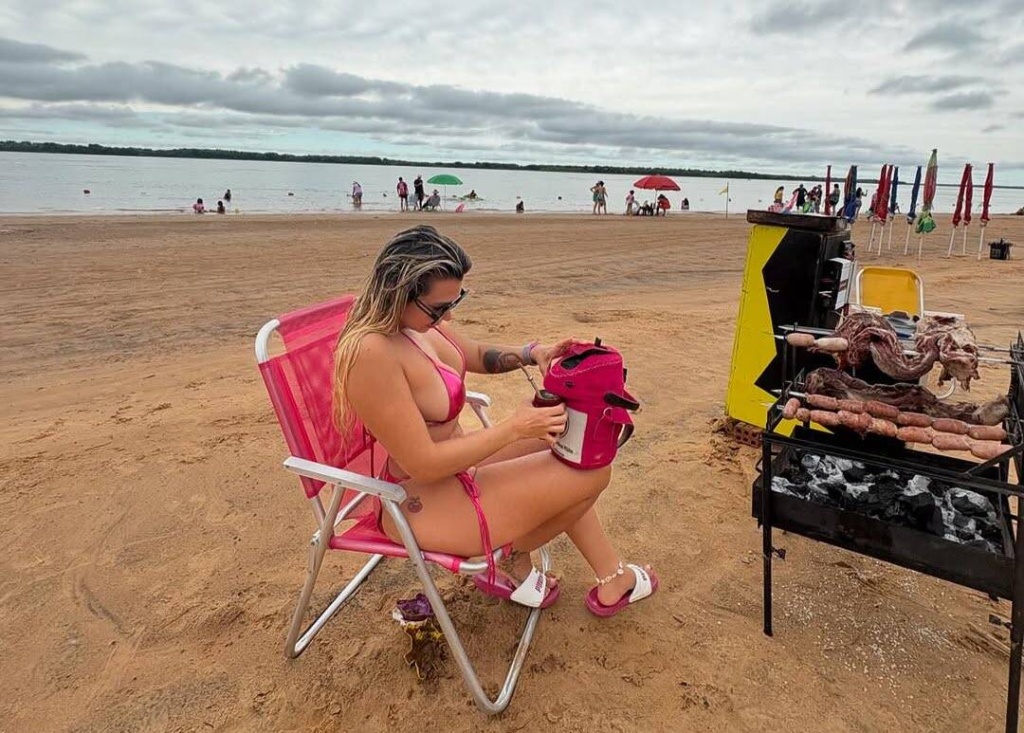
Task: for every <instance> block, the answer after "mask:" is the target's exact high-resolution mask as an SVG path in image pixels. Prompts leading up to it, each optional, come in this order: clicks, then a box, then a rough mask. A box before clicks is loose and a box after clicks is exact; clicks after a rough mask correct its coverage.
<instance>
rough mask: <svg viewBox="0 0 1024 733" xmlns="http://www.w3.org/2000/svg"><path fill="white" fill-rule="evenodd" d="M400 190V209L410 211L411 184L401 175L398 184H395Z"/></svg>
mask: <svg viewBox="0 0 1024 733" xmlns="http://www.w3.org/2000/svg"><path fill="white" fill-rule="evenodd" d="M395 189H396V190H397V191H398V210H399V211H408V210H409V184H408V183H406V182H405V180H404V179H403V178H402V177H401V176H399V177H398V185H397V186H395Z"/></svg>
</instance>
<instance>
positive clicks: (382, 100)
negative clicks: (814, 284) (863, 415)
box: [0, 0, 1024, 184]
mask: <svg viewBox="0 0 1024 733" xmlns="http://www.w3.org/2000/svg"><path fill="white" fill-rule="evenodd" d="M1022 80H1024V11H1022V0H971V1H970V2H965V1H964V0H860V1H859V2H853V1H852V0H819V1H818V2H814V1H813V0H803V1H799V0H797V1H792V2H784V1H780V0H758V1H757V2H753V1H750V0H732V1H731V2H720V3H706V4H705V3H666V2H645V1H644V0H641V1H640V2H638V3H623V2H611V1H610V0H588V1H587V2H585V3H584V2H575V0H558V2H556V1H555V0H545V1H540V0H519V2H509V1H508V0H505V1H503V2H492V1H491V0H467V1H466V2H461V3H452V2H431V0H420V1H419V2H405V1H404V0H389V1H388V2H381V3H376V2H366V1H365V0H363V1H362V2H358V3H353V2H348V1H347V0H330V1H328V0H304V1H303V2H294V1H293V0H271V1H268V0H262V1H260V2H250V1H249V0H238V1H235V2H232V0H220V1H219V2H214V1H213V0H204V1H203V2H198V1H197V0H173V2H172V1H171V0H130V1H129V0H3V2H2V3H0V138H3V139H8V138H13V139H18V140H23V139H25V140H56V141H61V142H99V143H105V144H123V145H143V146H152V147H176V146H190V147H223V148H234V149H246V150H260V151H267V150H273V151H279V152H297V153H332V154H359V155H383V156H391V157H402V158H411V159H426V160H464V161H465V160H488V161H509V162H518V163H540V162H566V163H579V164H598V163H611V164H623V165H643V166H651V167H654V168H657V167H669V166H688V167H698V168H715V169H731V168H739V169H746V170H758V171H768V172H780V173H786V172H792V173H817V172H823V168H824V166H825V164H826V163H832V164H834V165H836V166H838V167H840V168H842V167H845V166H846V165H849V164H850V163H854V162H855V163H859V164H861V165H864V166H868V167H869V168H868V170H870V167H873V166H881V164H882V163H883V162H893V163H896V164H899V165H901V166H904V165H914V164H921V163H924V162H925V160H926V158H927V156H928V154H929V152H930V150H931V148H932V147H938V148H939V163H940V171H941V173H940V180H942V181H946V182H954V181H956V180H959V171H958V170H956V166H962V164H963V163H964V162H965V161H971V162H973V163H974V164H975V165H976V166H981V165H984V164H985V163H988V162H990V161H992V162H995V163H996V165H997V183H1004V184H1010V183H1013V184H1024V133H1022V129H1024V85H1022V84H1021V81H1022ZM819 169H820V170H819Z"/></svg>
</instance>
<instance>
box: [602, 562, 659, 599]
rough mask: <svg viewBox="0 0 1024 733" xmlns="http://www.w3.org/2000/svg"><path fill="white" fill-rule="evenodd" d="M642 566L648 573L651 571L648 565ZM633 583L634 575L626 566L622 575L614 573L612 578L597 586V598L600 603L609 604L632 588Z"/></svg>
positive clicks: (634, 581) (634, 580)
mask: <svg viewBox="0 0 1024 733" xmlns="http://www.w3.org/2000/svg"><path fill="white" fill-rule="evenodd" d="M643 568H644V570H646V571H647V572H648V573H649V572H651V566H650V565H644V566H643ZM635 585H636V575H635V574H634V573H633V571H632V570H630V569H629V568H628V567H627V568H626V569H625V571H624V572H623V573H622V575H616V576H615V577H614V578H613V579H612V580H610V581H608V582H607V583H605V584H604V585H599V586H597V600H599V601H600V602H601V604H602V605H605V606H611V605H613V604H615V603H616V602H617V601H618V600H619V599H620V598H622V596H624V595H626V594H627V593H629V592H630V591H631V590H633V586H635Z"/></svg>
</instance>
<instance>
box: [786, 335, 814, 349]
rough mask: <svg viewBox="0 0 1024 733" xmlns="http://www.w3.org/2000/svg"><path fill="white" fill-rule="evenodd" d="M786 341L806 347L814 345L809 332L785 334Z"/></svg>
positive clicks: (791, 344)
mask: <svg viewBox="0 0 1024 733" xmlns="http://www.w3.org/2000/svg"><path fill="white" fill-rule="evenodd" d="M786 343H787V344H789V345H790V346H799V347H801V348H804V349H806V348H808V347H811V346H814V336H812V335H811V334H809V333H791V334H789V335H787V336H786Z"/></svg>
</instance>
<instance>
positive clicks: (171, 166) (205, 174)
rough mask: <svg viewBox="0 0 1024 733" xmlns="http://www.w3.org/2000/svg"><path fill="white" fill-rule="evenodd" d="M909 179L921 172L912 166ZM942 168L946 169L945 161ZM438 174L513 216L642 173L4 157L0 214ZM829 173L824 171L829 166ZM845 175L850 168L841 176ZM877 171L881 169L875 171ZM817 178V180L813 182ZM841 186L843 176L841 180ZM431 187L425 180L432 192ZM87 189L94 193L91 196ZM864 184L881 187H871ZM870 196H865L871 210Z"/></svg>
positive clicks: (692, 187) (1016, 201)
mask: <svg viewBox="0 0 1024 733" xmlns="http://www.w3.org/2000/svg"><path fill="white" fill-rule="evenodd" d="M908 170H909V172H910V174H911V176H912V175H913V168H910V169H908ZM940 171H941V167H940ZM438 173H452V174H455V175H457V176H458V177H459V178H461V179H462V180H463V181H464V185H462V186H449V187H448V188H447V190H445V189H444V188H443V187H438V188H439V189H440V191H441V193H442V194H444V195H446V199H445V201H444V207H445V208H447V209H454V208H455V206H457V205H458V204H459V203H462V202H461V201H459V200H458V199H457V198H456V197H458V196H464V195H465V194H468V193H469V192H470V190H475V191H476V193H477V194H478V195H479V196H480V199H479V200H477V201H467V202H465V203H466V210H467V211H480V212H512V211H514V210H515V206H516V203H517V201H519V200H522V201H523V203H524V205H525V207H526V210H527V211H528V212H538V211H541V212H588V211H590V210H591V206H592V202H591V194H590V187H591V186H592V185H594V183H595V182H596V181H597V180H598V179H599V178H600V179H602V180H604V182H605V185H606V187H607V188H608V192H609V201H608V211H609V213H613V214H614V213H620V212H621V211H622V210H623V209H624V208H625V204H624V199H625V196H626V193H627V192H628V191H629V189H630V188H631V187H632V183H633V181H635V180H636V179H637V178H639V176H635V175H630V176H615V175H597V174H592V173H544V172H533V171H508V170H482V169H472V168H462V169H435V168H428V167H416V166H366V165H346V164H336V163H276V162H266V161H249V160H207V159H185V158H139V157H119V156H112V155H49V154H33V153H0V212H3V213H36V214H119V213H121V214H123V213H158V212H189V211H191V206H192V203H193V202H194V201H195V200H196V198H200V197H201V198H202V199H203V200H204V202H205V203H206V205H207V207H208V208H215V207H216V204H217V200H218V199H219V198H220V197H221V195H222V194H223V193H224V191H225V189H228V188H230V189H231V192H232V200H231V203H230V204H228V210H229V211H231V212H235V211H237V212H240V213H290V212H294V213H300V212H352V211H353V207H352V203H351V197H350V192H351V190H352V182H353V181H359V182H360V184H362V187H363V207H362V210H361V211H362V212H363V213H374V214H379V213H385V212H396V211H397V210H398V197H397V195H396V193H395V185H396V183H397V181H398V177H399V176H403V177H404V178H405V180H406V181H408V182H409V184H410V186H409V188H410V193H411V191H412V180H413V179H414V178H415V177H416V175H417V174H419V175H422V176H423V180H424V181H426V180H427V179H428V178H430V177H431V176H433V175H435V174H438ZM822 173H824V171H822ZM844 175H845V170H843V171H842V172H841V173H840V176H844ZM872 175H877V171H873V172H872ZM975 175H976V177H977V179H978V180H977V181H976V185H977V188H976V189H975V197H974V200H975V211H976V212H977V211H978V210H979V209H980V206H979V204H980V200H981V183H982V182H983V180H984V170H981V171H980V172H976V173H975ZM675 180H676V182H677V183H678V184H679V185H680V187H681V189H682V190H681V191H678V192H668V194H667V195H668V196H669V198H670V200H671V202H672V211H671V212H670V213H677V212H678V210H679V204H680V202H681V201H682V199H683V197H684V196H685V197H687V198H688V199H689V200H690V209H691V210H692V211H704V212H723V211H724V210H725V196H724V195H720V194H719V192H720V191H721V190H722V189H723V188H724V187H725V185H726V182H727V181H726V179H724V178H682V177H678V178H676V179H675ZM728 183H729V199H730V200H729V209H730V212H737V213H742V212H744V211H745V210H746V209H748V208H749V209H761V208H765V207H767V205H768V204H769V203H770V202H771V198H772V194H773V192H774V191H775V188H776V187H777V186H780V185H782V186H785V187H786V190H787V192H788V191H790V190H791V189H792V188H793V187H794V186H795V185H797V183H798V182H795V181H772V180H748V179H731V180H729V181H728ZM805 183H807V184H810V183H811V182H810V181H807V182H805ZM840 184H842V181H841V180H840ZM432 188H434V187H433V186H429V185H428V186H427V194H428V195H429V194H430V191H431V189H432ZM86 189H88V190H89V191H90V193H89V194H86V193H84V190H86ZM865 190H867V191H869V194H868V195H869V196H870V191H871V190H873V186H872V185H871V184H868V185H867V186H865ZM899 191H900V195H899V201H900V205H901V208H902V209H903V210H906V208H907V207H908V206H909V203H910V187H909V186H908V185H905V184H904V185H901V186H900V189H899ZM636 196H637V199H638V200H640V201H643V200H644V199H651V200H653V199H654V192H652V191H639V190H638V191H637V192H636ZM955 200H956V188H955V187H953V186H940V187H939V189H938V193H937V194H936V199H935V207H936V210H937V211H939V212H947V211H949V212H951V211H952V208H953V205H954V202H955ZM866 205H867V202H865V206H866ZM1022 205H1024V191H1021V190H1014V189H998V188H997V189H996V190H995V192H994V194H993V197H992V212H993V213H1010V212H1013V211H1016V210H1017V209H1018V208H1020V206H1022Z"/></svg>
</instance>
